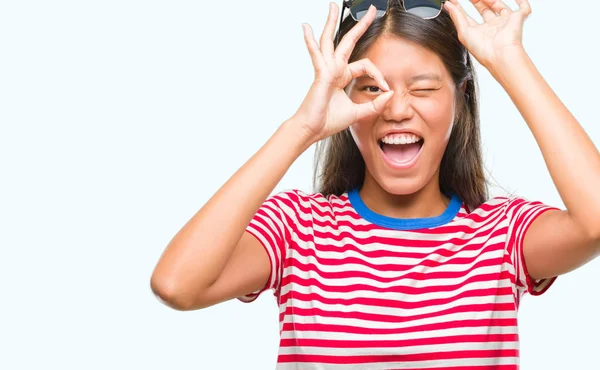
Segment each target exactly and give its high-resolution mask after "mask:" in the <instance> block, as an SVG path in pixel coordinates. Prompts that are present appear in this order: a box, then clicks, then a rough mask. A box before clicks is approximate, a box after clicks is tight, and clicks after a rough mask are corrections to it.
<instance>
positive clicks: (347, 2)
mask: <svg viewBox="0 0 600 370" xmlns="http://www.w3.org/2000/svg"><path fill="white" fill-rule="evenodd" d="M390 1H397V2H399V3H400V5H402V8H403V9H404V11H405V12H408V10H406V6H405V5H404V1H401V0H388V6H387V8H385V11H384V12H383V14H382V15H380V16H379V17H383V16H384V15H385V14H386V13H387V10H388V8H389V2H390ZM441 1H442V2H441V4H440V11H439V12H438V13H437V14H436V15H435V16H433V17H427V18H423V17H421V18H423V19H434V18H437V17H438V16H439V15H440V14H441V13H442V10H443V9H444V3H445V2H446V1H447V0H441ZM352 3H354V0H344V1H343V3H342V15H341V17H340V26H339V28H338V31H337V36H336V42H335V44H336V45H339V44H340V33H341V31H342V22H343V21H344V12H345V11H346V9H350V8H351V7H352ZM408 13H410V12H408ZM350 16H351V17H352V19H354V20H355V21H357V22H358V19H356V18H354V15H353V14H352V12H350Z"/></svg>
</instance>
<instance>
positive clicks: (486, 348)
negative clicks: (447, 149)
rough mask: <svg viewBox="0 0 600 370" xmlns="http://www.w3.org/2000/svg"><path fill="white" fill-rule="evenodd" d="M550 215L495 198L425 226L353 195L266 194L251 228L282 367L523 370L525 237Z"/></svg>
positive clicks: (533, 287)
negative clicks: (272, 305)
mask: <svg viewBox="0 0 600 370" xmlns="http://www.w3.org/2000/svg"><path fill="white" fill-rule="evenodd" d="M550 209H554V208H552V207H548V206H546V205H544V204H542V203H539V202H530V201H527V200H525V199H522V198H506V197H496V198H493V199H490V200H489V201H487V202H486V203H484V204H482V205H481V206H480V207H479V208H477V209H475V210H473V211H472V212H469V211H468V210H467V208H466V207H465V205H464V204H463V203H462V201H461V200H460V199H459V198H458V197H456V196H454V197H453V198H452V200H451V202H450V204H449V206H448V208H447V209H446V211H445V212H444V213H443V214H442V215H440V216H438V217H432V218H423V219H396V218H390V217H385V216H382V215H379V214H376V213H374V212H373V211H371V210H370V209H368V208H367V207H366V205H365V204H364V203H363V202H362V200H361V199H360V196H359V193H358V192H357V191H351V192H348V193H345V194H343V195H341V196H339V197H338V196H335V195H331V196H328V197H324V196H323V195H321V194H306V193H303V192H301V191H298V190H293V191H291V190H290V191H283V192H280V193H278V194H275V195H272V196H271V197H269V198H268V199H267V200H266V201H265V202H264V204H263V205H262V206H261V208H260V209H259V210H258V212H257V213H256V215H255V216H254V218H253V219H252V221H251V223H250V224H249V226H248V228H247V231H248V232H250V233H251V234H252V235H254V236H255V237H256V238H257V239H258V240H259V241H260V242H261V244H262V245H263V246H264V248H265V250H266V251H267V253H268V255H269V259H270V262H271V276H270V278H269V281H268V284H267V286H265V288H264V289H263V290H261V291H257V292H254V293H252V294H249V295H247V296H244V297H240V298H239V299H240V300H242V301H244V302H251V301H253V300H255V299H256V297H258V295H259V294H261V293H262V292H263V291H265V290H267V289H272V290H273V291H274V294H275V297H276V299H277V303H278V304H279V309H280V316H279V320H280V334H281V341H280V346H279V356H278V360H277V369H326V370H329V369H419V370H424V369H436V370H440V369H450V368H451V369H453V370H461V369H490V370H491V369H495V370H509V369H510V370H515V369H518V364H519V336H518V326H517V309H518V306H519V301H520V299H521V296H522V295H523V294H524V293H525V292H529V293H530V294H533V295H539V294H542V293H543V292H544V291H546V289H547V288H548V287H549V286H550V285H551V284H552V283H553V281H554V279H547V280H541V281H532V280H531V278H529V276H528V274H527V269H526V267H525V264H524V260H523V255H522V246H523V239H524V236H525V233H526V231H527V228H528V227H529V226H530V225H531V223H532V222H533V220H534V219H535V218H536V217H537V216H539V215H540V214H541V213H543V212H545V211H547V210H550Z"/></svg>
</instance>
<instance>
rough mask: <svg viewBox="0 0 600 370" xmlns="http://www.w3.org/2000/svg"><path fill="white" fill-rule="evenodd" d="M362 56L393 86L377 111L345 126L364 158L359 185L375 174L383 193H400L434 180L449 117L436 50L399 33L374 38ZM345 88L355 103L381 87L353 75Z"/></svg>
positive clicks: (446, 77) (450, 102)
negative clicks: (392, 35) (361, 179)
mask: <svg viewBox="0 0 600 370" xmlns="http://www.w3.org/2000/svg"><path fill="white" fill-rule="evenodd" d="M364 58H368V59H370V60H371V61H372V62H373V63H374V64H375V66H376V67H377V68H378V69H379V70H380V71H381V72H382V73H383V76H384V78H385V80H386V81H387V83H388V85H389V86H390V88H391V89H392V90H394V92H395V93H394V95H393V96H392V98H391V100H390V101H389V102H388V104H387V106H386V107H385V109H384V110H383V112H382V113H381V114H380V115H378V116H376V117H372V118H369V119H365V120H361V121H357V122H356V123H354V124H353V125H352V126H351V127H350V131H351V133H352V136H353V138H354V141H355V142H356V144H357V146H358V148H359V150H360V152H361V153H362V156H363V158H364V160H365V164H366V170H367V171H366V176H367V178H366V179H365V185H366V184H367V183H370V182H371V180H375V182H376V183H377V184H379V186H381V187H382V188H383V189H384V190H385V191H387V192H388V193H391V194H397V195H400V194H413V193H416V192H417V191H419V190H421V189H423V188H424V187H425V186H426V185H427V184H429V183H430V182H432V181H435V182H436V184H437V182H438V177H439V167H440V162H441V160H442V156H443V154H444V151H445V150H446V145H447V144H448V140H449V138H450V133H451V131H452V125H453V122H454V119H455V111H456V107H455V100H456V99H455V94H456V92H455V85H454V82H453V81H452V77H451V76H450V74H449V72H448V71H447V69H446V67H445V66H444V64H443V63H442V60H441V59H440V58H439V57H438V56H437V55H436V54H434V53H433V52H431V51H429V50H427V49H425V48H424V47H422V46H420V45H417V44H415V43H412V42H410V41H405V40H402V39H399V38H392V37H381V38H379V40H378V41H377V42H376V43H375V44H373V46H372V47H371V48H370V50H369V51H368V52H367V54H366V55H364ZM347 91H348V95H349V96H350V99H352V101H354V102H355V103H365V102H369V101H371V100H373V99H375V98H376V97H377V96H378V95H379V94H381V93H382V91H381V90H380V89H379V88H378V87H377V84H376V83H375V81H374V80H373V79H371V78H370V77H368V76H364V77H361V78H358V79H355V80H353V81H352V82H351V83H350V85H349V86H348V90H347ZM368 177H371V179H369V178H368ZM436 186H437V185H436Z"/></svg>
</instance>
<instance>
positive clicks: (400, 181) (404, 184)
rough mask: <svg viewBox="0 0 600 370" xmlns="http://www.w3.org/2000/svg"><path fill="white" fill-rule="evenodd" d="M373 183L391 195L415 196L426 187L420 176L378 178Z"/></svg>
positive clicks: (425, 182)
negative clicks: (375, 182)
mask: <svg viewBox="0 0 600 370" xmlns="http://www.w3.org/2000/svg"><path fill="white" fill-rule="evenodd" d="M375 181H377V183H378V184H379V186H381V188H382V189H383V190H385V191H386V192H388V193H390V194H393V195H411V194H415V193H417V192H419V191H420V190H422V189H423V188H424V187H425V186H426V185H427V181H426V180H425V179H424V178H423V177H421V176H410V177H391V176H380V178H377V179H375Z"/></svg>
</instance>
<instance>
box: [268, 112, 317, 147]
mask: <svg viewBox="0 0 600 370" xmlns="http://www.w3.org/2000/svg"><path fill="white" fill-rule="evenodd" d="M277 131H278V133H279V134H281V136H282V138H283V140H285V141H286V142H287V143H288V144H289V145H290V149H293V150H294V151H296V152H297V153H298V154H302V153H304V151H306V150H307V149H308V148H310V147H311V146H312V145H313V144H314V143H316V142H317V141H319V139H318V138H316V137H315V136H314V135H313V134H312V133H310V132H309V131H308V130H306V129H305V128H304V125H303V124H302V122H300V121H299V120H298V119H297V118H296V117H292V118H290V119H288V120H286V121H285V122H283V123H282V124H281V126H280V127H279V129H278V130H277Z"/></svg>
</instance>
